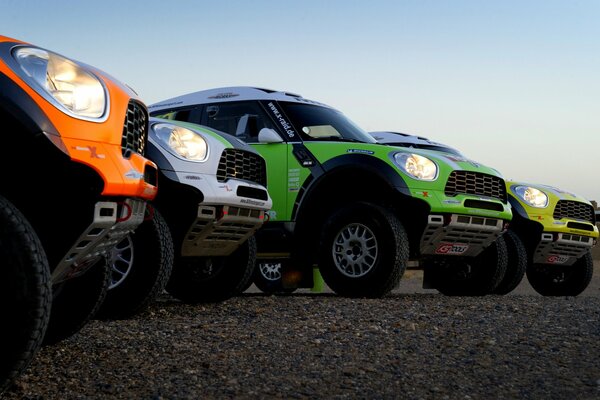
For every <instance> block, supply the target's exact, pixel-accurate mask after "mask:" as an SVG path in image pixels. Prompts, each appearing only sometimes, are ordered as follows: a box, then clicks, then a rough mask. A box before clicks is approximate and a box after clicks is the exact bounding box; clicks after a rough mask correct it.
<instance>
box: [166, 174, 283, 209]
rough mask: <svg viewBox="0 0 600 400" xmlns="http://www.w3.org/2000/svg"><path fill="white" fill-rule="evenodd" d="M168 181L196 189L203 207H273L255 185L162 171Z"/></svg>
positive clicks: (267, 194)
mask: <svg viewBox="0 0 600 400" xmlns="http://www.w3.org/2000/svg"><path fill="white" fill-rule="evenodd" d="M161 172H162V173H163V174H164V175H165V176H166V177H167V178H169V179H171V180H173V181H175V182H179V183H181V184H183V185H189V186H192V187H195V188H196V189H198V190H199V191H200V192H201V193H202V196H203V201H202V204H203V205H214V206H220V205H227V206H235V207H243V208H250V209H254V210H261V211H268V210H270V209H271V207H272V206H273V201H272V200H271V196H269V193H268V192H267V190H266V188H265V187H264V186H262V185H258V184H256V183H252V182H248V181H242V180H237V179H229V180H227V181H226V182H219V181H217V178H216V176H215V175H211V174H199V173H193V172H176V171H168V170H164V169H162V170H161Z"/></svg>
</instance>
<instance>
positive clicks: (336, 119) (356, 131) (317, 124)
mask: <svg viewBox="0 0 600 400" xmlns="http://www.w3.org/2000/svg"><path fill="white" fill-rule="evenodd" d="M279 104H280V105H281V107H282V108H283V111H284V112H285V114H286V115H287V117H288V118H289V119H290V121H291V123H292V124H293V125H294V126H295V127H296V129H298V131H299V132H300V134H301V135H302V138H303V139H304V140H339V141H352V142H362V143H377V141H376V140H375V139H373V137H372V136H371V135H369V134H368V133H367V132H365V131H364V130H362V129H361V128H359V127H358V126H356V125H355V124H354V122H352V121H350V120H349V119H348V118H347V117H346V116H345V115H344V114H342V113H341V112H339V111H337V110H334V109H332V108H327V107H321V106H315V105H310V104H299V103H286V102H280V103H279Z"/></svg>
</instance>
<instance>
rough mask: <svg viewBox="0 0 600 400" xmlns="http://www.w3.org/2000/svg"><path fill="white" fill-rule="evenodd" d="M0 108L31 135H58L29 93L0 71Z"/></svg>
mask: <svg viewBox="0 0 600 400" xmlns="http://www.w3.org/2000/svg"><path fill="white" fill-rule="evenodd" d="M0 88H2V90H0V108H1V109H3V110H5V111H6V112H7V113H9V114H10V115H12V116H13V117H14V118H15V119H16V120H17V121H19V122H20V123H21V124H23V125H24V126H25V128H26V129H27V131H28V132H29V133H31V134H32V135H34V136H35V135H40V134H42V133H47V134H51V135H55V136H60V135H59V133H58V130H57V129H56V127H55V126H54V124H52V122H51V121H50V119H49V118H48V116H47V115H46V113H45V112H44V111H43V110H42V109H41V108H40V106H39V105H38V104H37V103H36V102H35V100H34V99H32V98H31V97H30V96H29V94H28V93H27V92H26V91H25V90H24V89H23V88H21V87H20V86H19V85H18V84H17V83H16V82H14V81H13V80H12V79H11V78H9V77H8V76H7V75H5V74H3V73H0Z"/></svg>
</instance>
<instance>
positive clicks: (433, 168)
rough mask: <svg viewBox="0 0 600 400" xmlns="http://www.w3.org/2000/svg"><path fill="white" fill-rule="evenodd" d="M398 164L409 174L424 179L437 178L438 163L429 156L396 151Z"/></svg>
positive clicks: (395, 157)
mask: <svg viewBox="0 0 600 400" xmlns="http://www.w3.org/2000/svg"><path fill="white" fill-rule="evenodd" d="M394 161H395V162H396V164H397V165H398V166H399V167H400V168H401V169H402V170H403V171H404V172H406V173H407V174H408V175H410V176H412V177H413V178H415V179H420V180H423V181H433V180H435V179H436V178H437V172H438V168H437V165H436V164H435V163H434V162H433V161H431V160H430V159H429V158H427V157H423V156H420V155H418V154H410V153H396V154H394Z"/></svg>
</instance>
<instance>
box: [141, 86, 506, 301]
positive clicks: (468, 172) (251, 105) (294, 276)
mask: <svg viewBox="0 0 600 400" xmlns="http://www.w3.org/2000/svg"><path fill="white" fill-rule="evenodd" d="M149 109H150V113H151V115H153V116H157V117H161V118H167V119H174V120H181V121H187V122H191V123H196V124H201V125H205V126H208V127H210V128H213V129H217V130H220V131H223V132H226V133H229V134H232V135H235V136H237V137H238V138H240V139H242V140H244V141H246V142H248V143H250V144H251V146H253V147H254V148H255V149H256V150H257V151H258V152H259V153H260V154H261V155H262V156H263V157H264V158H265V159H266V162H267V176H268V190H269V194H270V195H271V197H272V199H273V208H272V210H271V211H270V212H269V221H268V222H266V223H265V225H264V226H263V227H262V228H261V229H260V230H259V231H258V232H257V241H258V260H259V265H260V264H264V263H272V262H280V263H282V265H283V268H282V273H283V279H282V280H281V282H282V285H283V286H284V287H287V288H290V287H292V288H293V287H296V286H301V287H311V286H312V279H310V278H312V269H313V268H314V267H318V268H319V271H320V273H321V275H322V276H323V278H324V280H325V282H326V283H327V285H328V286H329V287H330V288H331V289H333V290H334V291H335V292H336V293H338V294H340V295H345V296H361V297H362V296H366V297H379V296H382V295H385V294H387V293H388V292H389V291H391V290H392V289H393V288H394V287H396V286H397V284H398V283H399V279H400V277H401V276H402V274H403V272H404V270H405V268H406V265H407V261H408V260H409V259H413V260H418V261H419V262H420V264H421V266H423V267H424V268H425V282H426V284H427V285H428V286H429V287H435V288H437V289H438V290H440V291H441V292H442V293H445V294H449V295H483V294H487V293H490V292H491V291H492V290H493V289H494V288H495V287H496V286H497V284H498V282H499V281H500V279H502V277H503V275H504V272H505V269H506V247H505V243H504V241H503V239H502V238H501V234H502V233H503V231H504V229H505V227H506V224H507V222H508V221H510V220H511V218H512V214H511V209H510V206H509V204H508V201H507V194H506V184H505V181H504V180H503V178H502V177H501V175H500V174H499V173H498V172H497V171H496V170H494V169H492V168H489V167H486V166H483V165H481V164H479V163H476V162H473V161H471V160H468V159H466V158H465V157H462V156H460V155H454V154H449V153H447V152H443V151H436V150H430V149H416V148H405V147H392V146H386V145H382V144H378V143H377V142H376V140H375V139H373V137H371V136H370V135H369V134H368V133H366V132H365V131H363V130H362V129H360V128H359V127H357V126H356V125H355V124H354V123H353V122H352V121H351V120H349V119H348V118H347V117H346V116H344V114H342V113H341V112H339V111H338V110H336V109H334V108H332V107H330V106H327V105H325V104H322V103H319V102H316V101H312V100H308V99H305V98H303V97H301V96H299V95H296V94H291V93H285V92H277V91H273V90H267V89H260V88H252V87H229V88H217V89H212V90H205V91H200V92H196V93H191V94H188V95H183V96H180V97H176V98H172V99H169V100H165V101H162V102H159V103H157V104H154V105H152V106H150V108H149ZM306 277H308V278H309V279H306V280H305V278H306Z"/></svg>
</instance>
